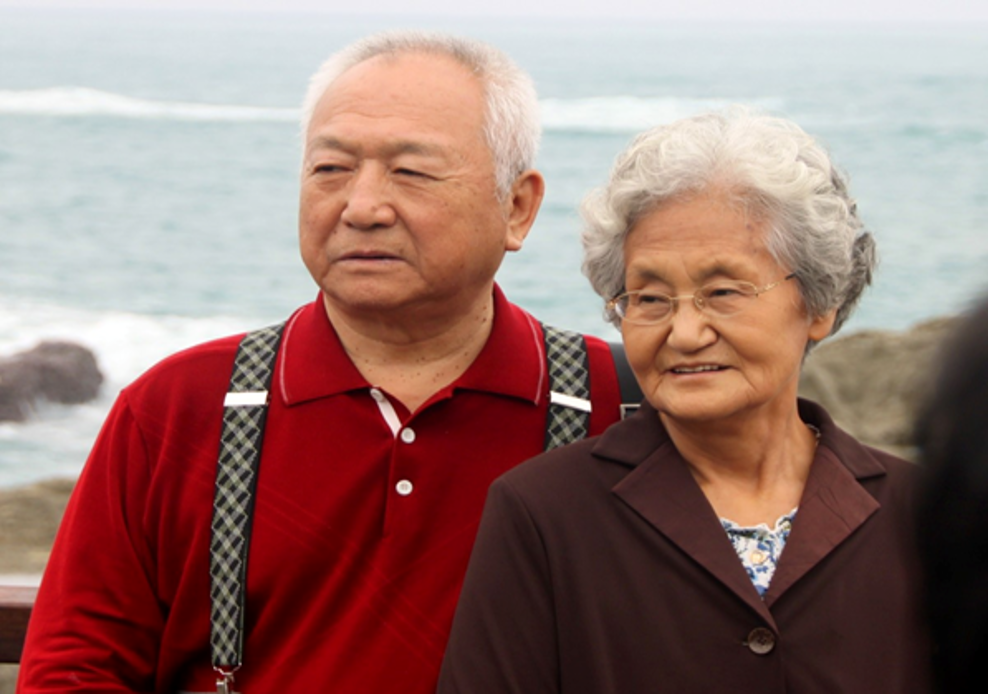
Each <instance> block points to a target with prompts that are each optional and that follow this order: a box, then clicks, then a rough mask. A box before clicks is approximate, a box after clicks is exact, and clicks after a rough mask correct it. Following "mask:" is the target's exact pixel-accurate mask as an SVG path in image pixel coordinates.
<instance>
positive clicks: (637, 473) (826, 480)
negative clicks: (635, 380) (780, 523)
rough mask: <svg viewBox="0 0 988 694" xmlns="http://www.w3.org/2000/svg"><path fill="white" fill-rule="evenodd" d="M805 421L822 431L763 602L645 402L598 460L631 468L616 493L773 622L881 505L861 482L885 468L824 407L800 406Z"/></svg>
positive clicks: (614, 431)
mask: <svg viewBox="0 0 988 694" xmlns="http://www.w3.org/2000/svg"><path fill="white" fill-rule="evenodd" d="M799 405H800V416H801V417H802V419H803V421H806V422H808V423H811V424H813V425H815V426H816V427H817V428H818V429H820V431H821V440H820V444H819V446H818V448H817V453H816V457H815V458H814V460H813V466H812V468H810V475H809V478H808V479H807V483H806V489H805V490H804V492H803V497H802V499H801V501H800V505H799V511H798V512H797V514H796V521H795V523H794V524H793V529H792V533H791V535H790V536H789V541H788V542H787V543H786V548H785V550H784V551H783V552H782V557H781V559H780V562H779V566H778V568H777V569H776V572H775V575H774V576H773V578H772V583H771V585H770V586H769V590H768V593H767V594H766V595H765V599H764V600H762V598H760V597H759V595H758V592H757V591H756V590H755V588H754V586H753V585H752V583H751V579H750V578H749V577H748V574H747V572H746V571H745V570H744V567H743V566H742V565H741V562H740V561H739V559H738V556H737V554H736V553H735V552H734V548H733V547H732V546H731V542H730V540H728V538H727V533H726V532H724V530H723V528H722V527H721V524H720V520H719V519H718V518H717V515H716V514H715V513H714V510H713V508H712V507H711V506H710V503H709V502H708V501H707V499H706V497H705V496H704V495H703V492H702V491H701V490H700V487H699V485H698V484H697V483H696V481H695V480H694V479H693V476H692V474H690V471H689V467H688V465H687V463H686V461H685V460H683V458H682V457H681V456H680V455H679V452H678V451H677V450H676V448H675V446H673V444H672V441H671V440H670V439H669V436H668V434H666V432H665V430H664V429H663V427H662V425H661V424H660V423H659V419H658V413H657V412H656V411H655V410H654V408H652V407H651V406H650V405H649V404H648V403H647V402H645V403H643V405H642V408H641V410H639V411H638V413H637V414H635V415H634V416H633V417H631V418H629V419H627V420H625V421H623V422H619V423H618V424H615V425H614V426H612V427H611V428H610V429H608V430H607V431H606V432H605V433H604V435H603V436H601V437H600V439H599V440H598V443H597V445H596V446H594V455H596V456H599V457H602V458H608V459H610V460H613V461H615V462H619V463H623V464H625V465H629V466H631V467H633V469H632V470H631V471H630V472H629V473H628V474H627V475H626V476H625V477H624V478H623V479H622V480H621V481H620V482H618V484H617V485H615V486H614V488H613V490H612V492H613V493H614V494H615V495H617V496H618V497H619V498H620V499H621V500H622V501H623V502H624V503H625V504H627V505H628V506H629V507H631V508H632V509H633V510H634V511H635V512H636V513H637V514H638V515H639V516H641V518H643V519H644V520H645V521H646V522H648V523H649V524H650V525H651V526H652V527H654V528H655V529H656V530H657V531H658V532H660V533H662V534H663V535H664V536H665V537H666V538H667V539H669V541H670V542H672V543H674V544H675V545H676V546H677V547H679V548H680V549H681V550H682V551H683V552H685V553H686V554H688V555H689V556H690V557H691V558H692V559H693V560H695V561H696V562H697V563H698V564H700V565H701V566H702V567H703V568H705V569H706V570H707V571H708V572H710V574H712V575H713V576H714V577H715V578H717V580H719V581H720V582H721V583H722V584H724V586H726V587H727V588H729V589H730V590H731V591H732V592H734V593H735V594H736V595H737V596H738V597H739V598H740V599H741V600H743V601H744V602H745V603H747V604H748V605H749V606H750V607H751V608H752V609H753V610H755V611H756V612H757V613H758V614H759V615H761V616H762V618H763V619H765V621H766V622H767V623H768V624H770V625H773V626H774V624H775V621H774V619H773V618H772V614H771V612H769V607H770V606H771V605H772V604H773V603H774V602H775V600H777V599H778V598H779V597H780V596H781V595H782V594H783V593H785V591H786V590H787V589H788V588H790V587H791V586H792V585H793V584H795V583H796V582H797V581H798V580H799V579H800V578H802V577H803V576H804V575H805V574H806V573H807V572H808V571H809V570H810V569H812V568H813V567H814V566H815V565H816V564H818V563H819V562H820V561H821V560H823V559H824V557H826V556H827V555H828V554H829V553H830V552H832V551H833V550H834V549H835V548H836V547H837V546H839V545H840V544H841V543H842V542H843V541H844V540H846V539H847V538H848V537H849V536H850V535H851V534H852V533H854V531H855V530H857V528H859V527H860V526H861V525H862V524H863V523H864V522H865V521H866V520H867V519H868V518H869V517H870V516H871V515H872V514H874V513H875V512H876V511H877V510H878V509H879V503H878V502H877V501H876V500H875V499H874V498H873V497H872V496H871V495H870V494H869V493H868V492H867V491H866V490H865V488H864V487H862V486H861V484H860V483H859V482H858V479H859V478H866V477H873V476H876V475H882V474H884V473H885V470H884V467H882V465H881V464H880V463H879V462H878V461H877V460H876V459H875V458H874V457H872V456H871V455H870V454H869V453H868V452H867V450H866V449H865V448H864V447H863V446H861V445H860V444H859V443H858V442H857V441H855V440H854V439H853V438H851V437H850V436H849V435H848V434H846V433H845V432H843V431H841V430H840V429H839V428H838V427H837V426H836V425H835V424H834V423H833V420H831V419H830V417H829V416H828V415H827V414H826V412H825V411H824V410H823V409H822V408H820V407H819V406H817V405H815V404H813V403H809V402H807V401H800V403H799Z"/></svg>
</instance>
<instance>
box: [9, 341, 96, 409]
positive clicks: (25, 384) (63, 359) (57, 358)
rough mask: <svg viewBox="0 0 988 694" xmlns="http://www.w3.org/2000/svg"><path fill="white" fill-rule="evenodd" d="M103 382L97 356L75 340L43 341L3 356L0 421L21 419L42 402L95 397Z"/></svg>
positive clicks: (83, 400)
mask: <svg viewBox="0 0 988 694" xmlns="http://www.w3.org/2000/svg"><path fill="white" fill-rule="evenodd" d="M102 383H103V374H102V373H100V370H99V366H98V365H97V363H96V357H95V355H94V354H93V353H92V352H91V351H90V350H89V349H87V348H85V347H83V346H82V345H78V344H75V343H72V342H42V343H40V344H38V345H37V346H36V347H34V348H32V349H29V350H26V351H24V352H20V353H18V354H15V355H13V356H10V357H6V358H3V359H0V422H3V421H8V422H21V421H24V420H25V419H27V417H28V416H29V415H30V414H31V413H32V412H33V411H34V408H35V407H36V405H37V404H38V403H39V402H41V401H49V402H56V403H62V404H66V405H75V404H79V403H83V402H88V401H90V400H93V399H94V398H95V397H96V396H97V395H98V394H99V389H100V385H101V384H102Z"/></svg>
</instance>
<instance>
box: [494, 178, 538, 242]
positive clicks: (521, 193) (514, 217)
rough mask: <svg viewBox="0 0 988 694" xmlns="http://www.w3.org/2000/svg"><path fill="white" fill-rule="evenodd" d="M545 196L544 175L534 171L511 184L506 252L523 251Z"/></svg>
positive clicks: (507, 211)
mask: <svg viewBox="0 0 988 694" xmlns="http://www.w3.org/2000/svg"><path fill="white" fill-rule="evenodd" d="M544 195H545V180H544V179H543V178H542V174H540V173H539V172H538V171H535V170H534V169H529V170H528V171H525V172H523V173H522V174H521V175H520V176H518V178H516V179H515V182H514V183H512V184H511V192H510V193H509V194H508V198H507V200H505V202H504V205H505V212H506V217H507V220H508V227H507V232H506V234H505V238H504V248H505V250H507V251H517V250H521V247H522V244H523V243H524V242H525V237H527V236H528V232H529V231H530V230H531V228H532V225H533V224H534V223H535V216H536V215H537V214H538V213H539V207H541V205H542V197H543V196H544Z"/></svg>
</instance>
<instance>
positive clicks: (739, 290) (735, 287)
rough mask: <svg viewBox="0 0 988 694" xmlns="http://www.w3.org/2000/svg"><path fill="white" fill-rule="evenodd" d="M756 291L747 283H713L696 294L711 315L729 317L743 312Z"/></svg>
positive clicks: (753, 286)
mask: <svg viewBox="0 0 988 694" xmlns="http://www.w3.org/2000/svg"><path fill="white" fill-rule="evenodd" d="M757 291H758V290H757V289H756V288H755V285H753V284H751V283H749V282H714V283H713V284H708V285H706V286H705V287H702V288H701V289H700V291H699V292H697V293H698V294H699V295H700V297H701V298H702V299H703V305H704V306H706V307H707V309H708V310H709V311H710V312H711V313H716V314H718V315H721V316H730V315H732V314H735V313H738V312H739V311H743V310H744V308H745V306H747V305H748V302H750V301H751V299H752V297H754V296H755V294H756V293H757Z"/></svg>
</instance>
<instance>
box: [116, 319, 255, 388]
mask: <svg viewBox="0 0 988 694" xmlns="http://www.w3.org/2000/svg"><path fill="white" fill-rule="evenodd" d="M245 334H246V333H239V334H236V335H229V336H226V337H220V338H216V339H213V340H209V341H208V342H203V343H200V344H197V345H193V346H191V347H187V348H185V349H183V350H180V351H178V352H175V353H173V354H171V355H169V356H167V357H165V358H163V359H162V360H161V361H159V362H157V363H156V364H154V365H153V366H151V367H150V368H149V369H147V370H146V371H145V372H144V373H143V374H141V375H140V376H138V377H137V378H136V379H135V380H134V381H133V382H132V383H131V384H130V385H129V386H127V388H126V389H125V390H126V391H128V392H129V393H131V394H142V393H145V392H148V391H156V390H161V389H163V388H165V389H168V388H172V387H174V386H177V385H180V384H186V385H189V386H197V387H200V388H201V387H203V386H205V385H206V384H209V383H212V382H214V381H217V380H220V381H222V382H223V383H224V384H226V383H228V382H229V378H230V373H231V369H232V368H233V359H234V356H235V355H236V353H237V347H238V346H239V344H240V341H241V340H242V339H243V337H244V335H245Z"/></svg>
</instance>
